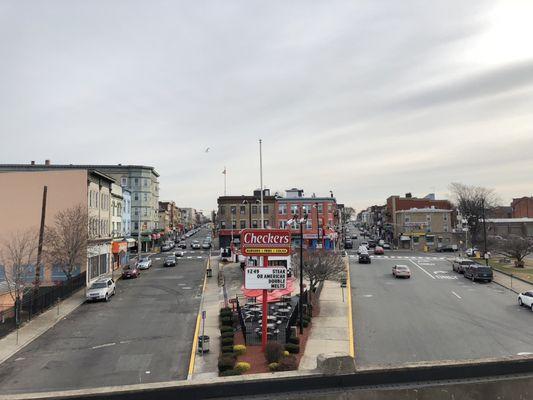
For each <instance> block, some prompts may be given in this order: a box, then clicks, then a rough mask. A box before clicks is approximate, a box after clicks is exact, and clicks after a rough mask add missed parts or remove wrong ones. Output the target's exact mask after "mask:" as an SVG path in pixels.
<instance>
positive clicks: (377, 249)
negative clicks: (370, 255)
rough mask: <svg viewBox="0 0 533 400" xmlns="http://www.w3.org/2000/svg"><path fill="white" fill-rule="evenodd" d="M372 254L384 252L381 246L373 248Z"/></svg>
mask: <svg viewBox="0 0 533 400" xmlns="http://www.w3.org/2000/svg"><path fill="white" fill-rule="evenodd" d="M374 254H385V250H383V247H381V246H376V247H374Z"/></svg>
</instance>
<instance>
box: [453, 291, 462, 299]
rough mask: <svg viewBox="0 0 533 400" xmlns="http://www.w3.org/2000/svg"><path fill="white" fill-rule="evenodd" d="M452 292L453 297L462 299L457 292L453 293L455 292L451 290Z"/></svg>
mask: <svg viewBox="0 0 533 400" xmlns="http://www.w3.org/2000/svg"><path fill="white" fill-rule="evenodd" d="M452 294H453V295H454V296H455V297H457V298H458V299H462V297H461V296H459V295H458V294H457V293H455V292H453V291H452Z"/></svg>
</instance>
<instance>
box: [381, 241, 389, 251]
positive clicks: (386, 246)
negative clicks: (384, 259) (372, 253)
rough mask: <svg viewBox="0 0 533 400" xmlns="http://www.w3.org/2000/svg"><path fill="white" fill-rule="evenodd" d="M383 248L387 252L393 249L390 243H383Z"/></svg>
mask: <svg viewBox="0 0 533 400" xmlns="http://www.w3.org/2000/svg"><path fill="white" fill-rule="evenodd" d="M381 247H383V249H385V250H390V249H391V246H390V243H387V242H385V243H383V246H381Z"/></svg>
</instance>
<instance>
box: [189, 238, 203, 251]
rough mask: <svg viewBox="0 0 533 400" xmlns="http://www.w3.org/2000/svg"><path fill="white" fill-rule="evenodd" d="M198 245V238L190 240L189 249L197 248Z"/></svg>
mask: <svg viewBox="0 0 533 400" xmlns="http://www.w3.org/2000/svg"><path fill="white" fill-rule="evenodd" d="M200 247H201V246H200V242H199V241H198V240H193V241H192V242H191V249H193V250H198V249H199V248H200Z"/></svg>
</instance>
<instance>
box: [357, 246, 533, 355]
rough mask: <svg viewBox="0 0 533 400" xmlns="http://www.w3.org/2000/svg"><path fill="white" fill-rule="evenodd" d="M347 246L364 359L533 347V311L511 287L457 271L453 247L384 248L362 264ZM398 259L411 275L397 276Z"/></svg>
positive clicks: (512, 351) (512, 352)
mask: <svg viewBox="0 0 533 400" xmlns="http://www.w3.org/2000/svg"><path fill="white" fill-rule="evenodd" d="M349 253H350V254H349V258H350V274H351V289H352V302H353V321H354V335H355V347H356V348H355V353H356V362H357V363H358V364H359V365H360V366H368V365H374V364H398V363H404V362H417V361H436V360H461V359H475V358H484V357H502V356H511V355H517V354H524V353H530V354H533V338H532V337H531V335H529V334H528V332H529V330H530V329H531V324H532V322H533V313H532V312H531V311H530V310H528V309H526V308H522V307H519V306H518V305H517V298H516V295H515V294H514V293H513V292H511V291H510V290H507V289H504V288H503V287H501V286H499V285H497V284H496V283H472V282H471V281H469V280H466V279H465V278H464V277H463V276H462V275H460V274H458V273H455V272H453V271H452V269H451V263H450V262H449V261H448V260H446V258H452V257H454V256H455V255H454V254H452V253H444V254H434V253H433V254H410V253H409V252H405V251H401V252H395V251H386V252H385V255H384V256H372V263H371V264H358V262H357V256H356V255H355V252H352V251H350V252H349ZM371 253H372V252H371ZM395 264H403V265H407V266H408V267H409V268H410V270H411V273H412V277H411V278H410V279H395V278H394V277H393V276H392V274H391V269H392V267H393V266H394V265H395Z"/></svg>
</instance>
